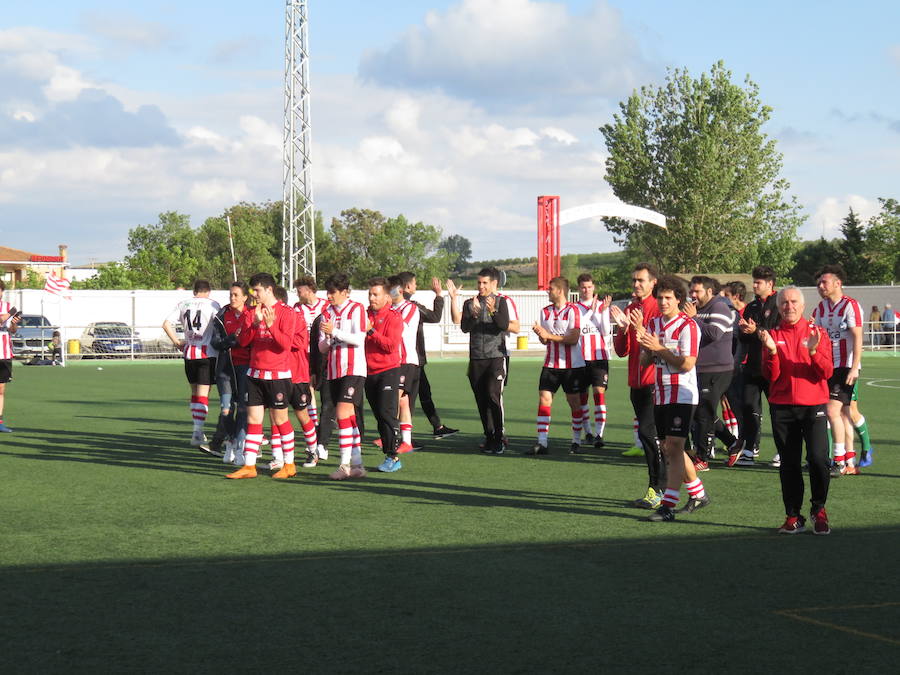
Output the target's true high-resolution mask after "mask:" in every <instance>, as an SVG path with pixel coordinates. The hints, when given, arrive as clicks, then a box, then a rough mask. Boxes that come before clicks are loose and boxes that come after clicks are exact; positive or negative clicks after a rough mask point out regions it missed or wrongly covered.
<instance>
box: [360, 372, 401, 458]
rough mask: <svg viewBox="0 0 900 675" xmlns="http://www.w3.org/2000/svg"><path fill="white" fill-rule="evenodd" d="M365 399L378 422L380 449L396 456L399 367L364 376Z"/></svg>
mask: <svg viewBox="0 0 900 675" xmlns="http://www.w3.org/2000/svg"><path fill="white" fill-rule="evenodd" d="M366 400H368V401H369V407H370V408H371V409H372V414H373V415H374V416H375V422H376V423H377V424H378V435H379V436H380V437H381V449H382V451H383V452H384V454H385V455H387V456H388V457H396V456H397V446H398V445H399V440H400V420H399V419H398V417H397V415H398V412H399V409H400V369H399V368H391V369H390V370H385V371H382V372H380V373H375V374H374V375H372V374H371V373H370V374H369V375H367V376H366Z"/></svg>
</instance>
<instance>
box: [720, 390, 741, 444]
mask: <svg viewBox="0 0 900 675" xmlns="http://www.w3.org/2000/svg"><path fill="white" fill-rule="evenodd" d="M722 422H724V423H725V428H726V429H728V433H729V434H731V435H732V436H734V437H735V438H737V437H738V433H739V431H740V430H739V428H738V421H737V416H736V415H735V414H734V410H732V409H731V404H730V403H729V402H728V399H727V398H725V397H724V396H723V397H722Z"/></svg>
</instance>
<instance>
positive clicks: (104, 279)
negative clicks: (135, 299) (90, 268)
mask: <svg viewBox="0 0 900 675" xmlns="http://www.w3.org/2000/svg"><path fill="white" fill-rule="evenodd" d="M72 288H84V289H90V290H103V291H105V290H114V289H115V290H123V289H124V290H128V289H132V288H137V286H136V285H135V283H134V280H133V279H132V278H131V270H130V269H128V267H127V266H126V265H124V264H122V263H118V262H113V263H109V264H107V265H103V266H102V267H101V268H100V271H99V272H98V273H97V275H96V276H94V277H91V278H90V279H85V280H84V281H73V282H72Z"/></svg>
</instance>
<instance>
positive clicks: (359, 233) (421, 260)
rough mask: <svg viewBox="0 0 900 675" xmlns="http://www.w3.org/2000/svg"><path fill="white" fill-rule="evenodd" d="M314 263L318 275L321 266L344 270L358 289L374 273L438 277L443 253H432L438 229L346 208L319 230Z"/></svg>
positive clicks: (445, 260) (444, 264)
mask: <svg viewBox="0 0 900 675" xmlns="http://www.w3.org/2000/svg"><path fill="white" fill-rule="evenodd" d="M325 236H326V237H327V238H328V239H329V240H330V241H329V242H327V243H325V242H323V246H322V247H321V249H319V250H320V252H321V254H322V258H321V260H320V261H317V262H319V267H320V270H321V272H320V275H319V276H320V278H322V279H324V277H325V276H327V273H326V270H330V271H334V272H344V273H346V274H348V275H349V276H350V282H351V284H353V286H354V287H355V288H363V287H365V285H366V282H367V281H368V280H369V279H370V278H372V277H374V276H382V275H390V274H396V273H398V272H403V271H405V270H409V271H412V272H415V273H416V275H417V276H419V277H420V278H423V279H428V278H431V277H432V276H438V277H444V276H446V274H447V271H448V270H449V267H450V261H449V256H448V255H447V253H446V252H445V251H438V244H439V243H440V241H441V230H440V228H437V227H434V226H433V225H425V224H424V223H421V222H418V223H410V222H409V221H408V220H407V219H406V218H405V217H404V216H402V215H399V216H397V217H395V218H385V217H384V216H383V215H382V214H381V213H379V212H378V211H372V210H370V209H347V210H345V211H341V217H340V218H333V219H332V221H331V228H330V229H329V230H328V231H327V232H326V233H325Z"/></svg>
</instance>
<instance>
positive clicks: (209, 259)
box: [197, 202, 282, 288]
mask: <svg viewBox="0 0 900 675" xmlns="http://www.w3.org/2000/svg"><path fill="white" fill-rule="evenodd" d="M229 216H230V217H231V232H232V238H233V241H234V256H235V267H236V268H237V278H238V279H239V280H242V281H247V280H248V279H249V278H250V277H251V276H252V275H254V274H256V273H257V272H268V273H269V274H271V275H273V276H274V277H275V278H276V279H277V278H278V277H279V275H280V274H281V222H282V218H281V202H266V203H264V204H248V203H243V202H242V203H240V204H238V205H236V206H232V207H231V208H229V209H227V210H226V211H225V213H223V214H222V215H221V216H216V217H215V218H207V219H206V221H205V222H204V223H203V226H202V227H201V228H200V230H199V231H198V232H197V240H198V250H199V257H200V262H199V267H198V276H200V277H202V278H205V279H207V280H208V281H209V282H210V283H211V284H212V285H213V287H214V288H226V287H227V286H228V285H229V284H230V283H231V282H232V281H234V279H233V276H234V272H233V268H232V264H231V262H232V259H231V245H230V243H229V240H228V221H227V218H228V217H229ZM276 235H277V236H276ZM275 251H277V254H276V253H274V252H275Z"/></svg>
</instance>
